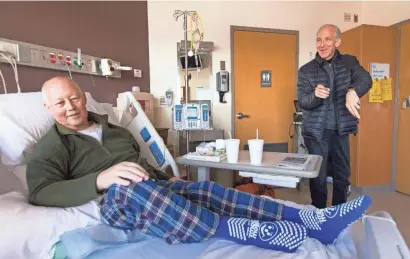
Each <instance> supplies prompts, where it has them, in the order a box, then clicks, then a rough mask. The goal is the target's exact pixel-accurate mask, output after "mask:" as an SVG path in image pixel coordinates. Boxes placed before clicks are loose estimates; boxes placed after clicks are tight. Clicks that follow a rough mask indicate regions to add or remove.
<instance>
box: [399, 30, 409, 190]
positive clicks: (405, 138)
mask: <svg viewBox="0 0 410 259" xmlns="http://www.w3.org/2000/svg"><path fill="white" fill-rule="evenodd" d="M400 35H401V39H400V63H399V91H398V98H399V112H398V113H399V114H398V116H399V118H398V119H399V121H398V129H397V156H396V189H397V191H399V192H403V193H406V194H409V195H410V151H409V150H410V149H409V147H410V107H408V108H402V103H403V100H404V98H407V97H409V96H410V58H409V57H410V24H406V25H403V26H402V27H401V32H400Z"/></svg>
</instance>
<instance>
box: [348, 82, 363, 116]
mask: <svg viewBox="0 0 410 259" xmlns="http://www.w3.org/2000/svg"><path fill="white" fill-rule="evenodd" d="M346 108H347V109H348V110H349V112H350V113H351V114H352V115H353V116H355V117H356V118H358V119H360V114H359V111H360V98H359V96H357V93H356V91H355V90H353V89H349V91H347V94H346Z"/></svg>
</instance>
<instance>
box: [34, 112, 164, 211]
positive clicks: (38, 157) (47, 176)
mask: <svg viewBox="0 0 410 259" xmlns="http://www.w3.org/2000/svg"><path fill="white" fill-rule="evenodd" d="M88 120H89V121H94V122H96V123H100V124H101V125H102V144H101V143H99V142H98V141H97V140H96V139H94V138H93V137H90V136H87V135H84V134H81V133H78V132H76V131H74V130H72V129H69V128H67V127H64V126H63V125H61V124H58V123H56V124H55V125H54V126H53V128H52V129H51V130H50V131H49V132H48V133H47V134H46V135H45V136H44V137H43V138H42V139H41V140H40V141H39V142H38V143H37V144H36V146H35V148H34V152H33V153H32V155H31V157H30V159H29V162H28V164H27V185H28V189H29V202H30V203H31V204H34V205H42V206H53V207H72V206H79V205H81V204H84V203H87V202H88V201H90V200H93V199H96V198H98V196H100V195H101V193H97V188H96V179H97V176H98V174H99V173H100V172H101V171H103V170H105V169H107V168H109V167H111V166H113V165H115V164H118V163H120V162H123V161H129V162H135V163H138V164H140V165H141V166H142V167H144V168H145V169H146V170H147V171H148V173H149V176H150V178H153V179H163V180H167V179H169V178H170V176H169V175H168V174H166V173H164V172H161V171H158V170H155V169H154V168H153V167H151V166H150V165H148V163H147V162H146V160H145V159H142V158H141V157H140V151H139V146H138V143H137V142H136V140H135V139H134V137H133V136H132V135H131V133H130V132H129V131H128V130H126V129H125V128H122V127H118V126H115V125H113V124H110V123H108V116H107V115H98V114H95V113H92V112H89V113H88Z"/></svg>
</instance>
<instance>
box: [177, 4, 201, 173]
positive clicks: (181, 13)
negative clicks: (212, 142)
mask: <svg viewBox="0 0 410 259" xmlns="http://www.w3.org/2000/svg"><path fill="white" fill-rule="evenodd" d="M194 13H196V12H195V11H181V10H175V11H174V18H175V20H176V21H178V18H179V17H180V16H182V15H183V16H184V25H183V28H184V53H185V104H188V84H189V81H188V15H189V16H191V15H192V14H194ZM191 40H192V39H191ZM186 151H187V153H189V130H186ZM186 170H187V178H188V181H189V180H191V173H190V170H189V165H187V166H186Z"/></svg>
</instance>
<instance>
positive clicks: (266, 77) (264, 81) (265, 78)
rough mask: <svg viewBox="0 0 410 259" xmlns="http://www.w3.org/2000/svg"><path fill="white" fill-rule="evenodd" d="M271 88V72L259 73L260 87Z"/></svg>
mask: <svg viewBox="0 0 410 259" xmlns="http://www.w3.org/2000/svg"><path fill="white" fill-rule="evenodd" d="M271 86H272V70H262V71H261V87H271Z"/></svg>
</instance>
